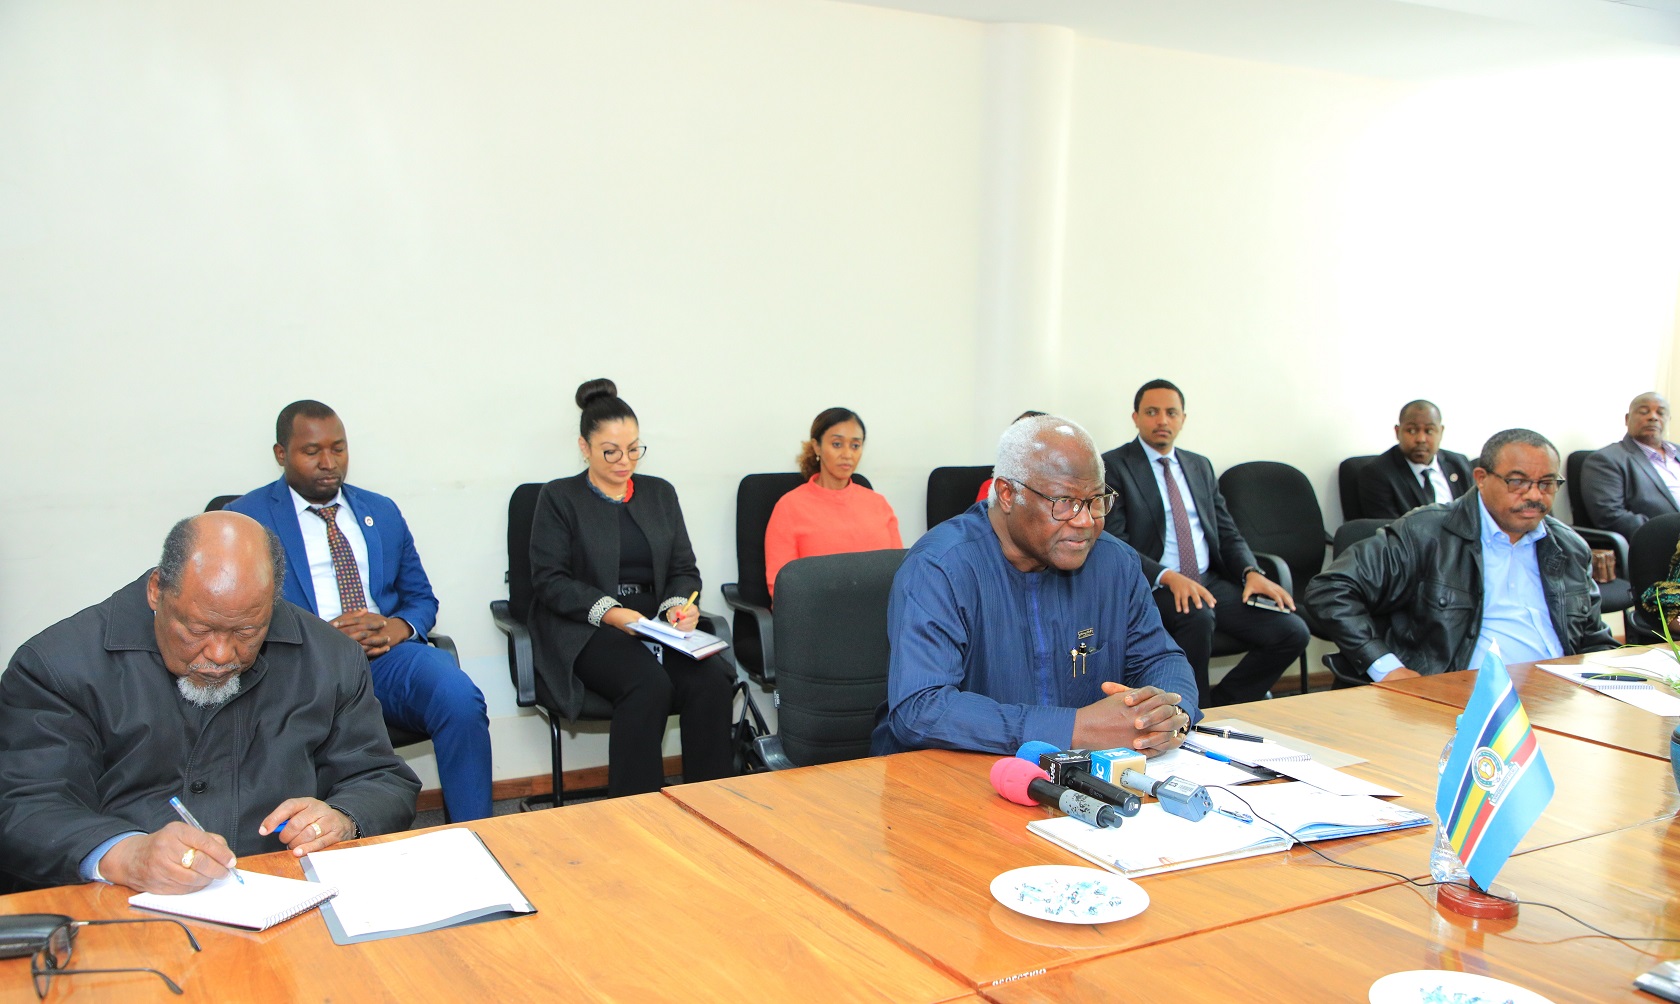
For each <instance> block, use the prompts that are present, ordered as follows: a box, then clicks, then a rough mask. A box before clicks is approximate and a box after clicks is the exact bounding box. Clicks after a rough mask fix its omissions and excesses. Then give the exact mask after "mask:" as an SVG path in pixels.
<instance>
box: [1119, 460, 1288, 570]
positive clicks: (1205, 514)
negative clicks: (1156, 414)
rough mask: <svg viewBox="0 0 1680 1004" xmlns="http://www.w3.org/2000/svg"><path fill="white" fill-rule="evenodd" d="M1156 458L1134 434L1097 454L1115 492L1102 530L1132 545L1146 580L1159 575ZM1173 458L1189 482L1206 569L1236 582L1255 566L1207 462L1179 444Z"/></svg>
mask: <svg viewBox="0 0 1680 1004" xmlns="http://www.w3.org/2000/svg"><path fill="white" fill-rule="evenodd" d="M1157 457H1158V454H1156V453H1155V452H1154V451H1152V450H1151V451H1147V452H1146V451H1145V450H1144V448H1143V446H1142V445H1140V444H1139V443H1138V441H1137V440H1135V439H1134V440H1132V441H1131V442H1129V443H1127V444H1126V445H1124V446H1121V447H1118V448H1116V449H1113V450H1109V451H1108V452H1107V453H1105V454H1103V464H1104V465H1105V466H1106V467H1107V476H1108V486H1109V487H1110V488H1112V489H1114V490H1115V491H1116V492H1119V493H1120V498H1119V499H1118V500H1117V501H1116V505H1115V507H1114V510H1113V511H1112V512H1110V513H1109V514H1108V522H1107V523H1105V524H1104V526H1103V529H1104V530H1107V531H1108V532H1109V533H1112V534H1114V535H1115V536H1116V537H1119V538H1120V539H1121V540H1123V541H1125V542H1126V543H1128V544H1130V545H1132V547H1133V548H1134V549H1135V550H1136V551H1137V553H1138V556H1139V557H1141V558H1142V559H1143V575H1144V578H1146V579H1148V580H1149V582H1150V584H1151V585H1153V584H1154V583H1155V579H1156V577H1157V576H1159V575H1160V574H1161V568H1162V565H1161V551H1162V549H1163V548H1164V547H1165V546H1166V526H1167V506H1166V502H1165V501H1163V500H1162V498H1161V489H1160V488H1159V487H1158V486H1157V485H1156V483H1155V472H1154V470H1153V468H1151V467H1150V465H1151V464H1153V463H1154V462H1155V460H1156V459H1157ZM1178 462H1179V465H1180V466H1182V467H1183V468H1184V479H1185V480H1186V481H1188V482H1190V499H1191V501H1192V502H1194V503H1195V506H1196V518H1197V519H1199V520H1200V521H1201V524H1202V534H1203V536H1206V537H1207V538H1208V572H1209V573H1210V574H1214V575H1218V576H1220V577H1221V578H1224V579H1228V580H1230V581H1232V582H1235V583H1237V584H1238V585H1241V584H1242V574H1243V570H1244V569H1248V568H1253V567H1255V562H1254V553H1253V552H1252V551H1250V550H1249V549H1248V543H1247V542H1246V541H1244V540H1243V538H1242V534H1240V533H1238V532H1237V524H1236V521H1235V520H1233V519H1231V512H1230V510H1229V509H1227V508H1225V496H1223V495H1221V494H1220V493H1219V481H1218V479H1216V478H1215V477H1214V476H1213V464H1211V463H1209V462H1208V458H1206V457H1204V456H1202V455H1201V454H1200V453H1191V452H1190V451H1189V450H1184V449H1180V450H1178Z"/></svg>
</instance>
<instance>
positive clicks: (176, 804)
mask: <svg viewBox="0 0 1680 1004" xmlns="http://www.w3.org/2000/svg"><path fill="white" fill-rule="evenodd" d="M169 807H170V808H171V809H174V810H175V814H176V815H177V816H180V817H181V821H182V822H184V823H186V824H187V825H188V826H190V827H192V828H193V829H195V830H198V831H199V832H200V833H202V832H204V827H203V826H202V825H200V823H199V821H198V820H196V819H194V818H193V814H192V813H190V812H188V811H187V807H186V805H184V804H182V802H181V799H180V798H179V797H178V796H175V795H171V796H169ZM181 863H182V864H186V862H185V861H183V862H181ZM238 863H239V862H238V861H237V860H235V861H234V864H235V865H237V864H238ZM228 871H230V872H232V873H233V880H234V881H235V882H238V883H239V884H240V885H244V884H245V880H244V879H242V878H240V877H239V869H238V868H237V867H235V868H229V869H228Z"/></svg>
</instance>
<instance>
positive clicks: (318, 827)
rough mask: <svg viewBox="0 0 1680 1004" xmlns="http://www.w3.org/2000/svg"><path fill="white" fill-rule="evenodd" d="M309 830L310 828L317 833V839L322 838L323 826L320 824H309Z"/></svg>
mask: <svg viewBox="0 0 1680 1004" xmlns="http://www.w3.org/2000/svg"><path fill="white" fill-rule="evenodd" d="M309 828H310V829H311V830H314V831H315V836H316V837H317V838H319V837H320V836H321V824H320V823H318V822H315V823H310V824H309Z"/></svg>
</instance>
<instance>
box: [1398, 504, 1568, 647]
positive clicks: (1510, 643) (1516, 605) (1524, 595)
mask: <svg viewBox="0 0 1680 1004" xmlns="http://www.w3.org/2000/svg"><path fill="white" fill-rule="evenodd" d="M1476 508H1477V509H1478V510H1480V512H1481V514H1482V523H1481V527H1482V536H1481V544H1482V631H1481V634H1480V635H1478V636H1477V637H1476V648H1475V651H1474V652H1472V653H1471V656H1470V665H1471V666H1479V665H1481V664H1482V657H1483V656H1484V655H1486V654H1487V651H1488V649H1489V648H1490V647H1492V646H1493V644H1494V643H1496V642H1497V643H1498V645H1499V656H1500V658H1501V659H1502V660H1503V661H1505V662H1506V663H1507V664H1509V663H1513V662H1531V661H1534V660H1536V659H1555V658H1558V657H1559V656H1561V655H1563V643H1562V642H1561V641H1559V640H1558V633H1557V628H1556V627H1555V626H1554V625H1553V624H1552V614H1551V610H1550V608H1548V607H1547V606H1546V588H1545V586H1544V584H1542V582H1541V581H1540V559H1539V555H1538V554H1537V553H1536V551H1535V546H1536V545H1537V544H1539V543H1540V541H1541V540H1542V539H1543V538H1544V537H1545V536H1546V524H1545V523H1543V522H1542V523H1541V524H1540V525H1539V526H1537V527H1535V528H1534V529H1532V530H1530V531H1528V532H1527V533H1525V534H1523V535H1522V536H1521V537H1520V538H1518V540H1517V542H1516V543H1515V544H1513V543H1511V538H1510V537H1509V536H1508V535H1507V534H1506V533H1505V531H1504V530H1501V529H1500V528H1499V524H1498V523H1497V522H1495V521H1494V518H1493V515H1492V514H1491V513H1489V512H1488V511H1487V503H1486V502H1478V505H1477V506H1476ZM1399 666H1400V657H1399V656H1397V655H1395V654H1394V653H1392V652H1390V653H1388V654H1386V655H1384V656H1383V657H1382V658H1380V659H1378V660H1377V661H1375V662H1373V663H1371V668H1370V669H1369V670H1368V672H1369V673H1370V674H1371V679H1373V680H1381V679H1382V678H1383V677H1385V676H1387V675H1388V674H1389V673H1391V672H1393V671H1394V670H1395V669H1397V668H1399Z"/></svg>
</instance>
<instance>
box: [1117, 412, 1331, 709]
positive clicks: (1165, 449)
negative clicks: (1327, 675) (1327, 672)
mask: <svg viewBox="0 0 1680 1004" xmlns="http://www.w3.org/2000/svg"><path fill="white" fill-rule="evenodd" d="M1184 418H1185V409H1184V394H1183V392H1182V391H1180V390H1179V389H1178V388H1177V387H1176V386H1174V385H1173V384H1172V383H1170V382H1168V381H1166V380H1151V381H1149V382H1148V383H1146V384H1144V385H1143V386H1142V387H1139V388H1138V391H1137V394H1136V395H1134V396H1133V398H1132V424H1133V425H1135V426H1136V427H1137V430H1138V438H1136V439H1134V440H1132V441H1131V442H1129V443H1127V444H1126V445H1124V446H1121V447H1119V448H1118V449H1114V450H1110V451H1108V452H1107V453H1105V454H1103V464H1104V465H1105V468H1106V470H1107V475H1108V484H1109V487H1111V488H1112V489H1114V491H1115V492H1117V493H1118V494H1119V502H1118V504H1117V505H1116V506H1115V509H1114V511H1113V512H1112V513H1110V514H1109V516H1108V526H1107V529H1108V532H1109V533H1112V534H1113V535H1114V536H1116V537H1119V538H1120V539H1121V540H1123V541H1125V542H1126V543H1128V544H1130V545H1132V547H1134V548H1136V549H1137V552H1138V555H1139V556H1140V557H1142V558H1143V574H1144V577H1145V578H1146V579H1148V580H1149V583H1150V584H1151V585H1153V586H1154V587H1155V590H1154V597H1155V605H1156V607H1157V608H1158V609H1159V610H1160V612H1161V623H1162V624H1164V625H1165V626H1166V629H1167V633H1168V634H1170V635H1172V637H1173V640H1174V641H1176V642H1178V644H1179V647H1180V648H1182V649H1184V654H1185V656H1186V657H1187V658H1188V659H1189V660H1190V666H1191V668H1192V669H1193V670H1194V671H1195V673H1196V686H1197V689H1198V691H1199V696H1200V705H1199V706H1200V707H1203V708H1208V707H1214V706H1217V705H1221V704H1241V703H1243V702H1245V701H1258V700H1260V699H1262V698H1264V697H1265V696H1266V695H1267V692H1268V691H1270V690H1271V688H1272V685H1273V684H1274V683H1276V682H1277V681H1278V677H1280V676H1282V675H1283V671H1284V670H1285V669H1287V668H1289V666H1290V664H1291V663H1293V662H1294V661H1295V660H1296V659H1299V658H1300V657H1301V653H1302V652H1303V651H1305V650H1306V647H1307V642H1308V640H1309V638H1310V634H1309V632H1308V631H1307V625H1306V622H1305V621H1303V620H1301V618H1299V617H1297V616H1296V615H1295V614H1294V613H1293V611H1294V609H1295V599H1294V597H1292V596H1290V595H1289V591H1288V590H1286V589H1284V588H1283V587H1282V586H1280V585H1278V584H1277V583H1275V582H1273V581H1271V580H1270V579H1268V578H1266V576H1265V574H1264V573H1263V572H1261V571H1260V569H1259V567H1258V566H1257V565H1256V564H1255V563H1254V554H1253V552H1252V551H1250V550H1249V548H1248V544H1247V542H1245V541H1244V540H1243V537H1242V534H1241V533H1239V532H1237V524H1236V522H1235V521H1234V520H1232V519H1231V513H1230V511H1229V510H1227V509H1226V508H1225V497H1224V496H1223V495H1221V494H1220V492H1219V482H1218V481H1217V480H1216V479H1215V478H1214V476H1213V464H1212V463H1210V462H1209V461H1208V459H1207V458H1206V457H1204V456H1202V455H1201V454H1199V453H1191V452H1190V451H1189V450H1180V449H1176V448H1175V447H1174V443H1175V442H1177V440H1178V434H1179V433H1180V432H1181V431H1183V429H1184ZM1216 628H1217V629H1218V630H1220V631H1222V632H1224V633H1225V634H1228V635H1230V636H1231V637H1233V638H1235V639H1237V640H1238V641H1240V642H1242V643H1243V644H1244V645H1245V646H1246V647H1247V648H1248V652H1247V653H1246V654H1245V655H1244V656H1243V657H1242V660H1241V661H1239V662H1238V663H1237V664H1236V666H1234V667H1232V669H1231V671H1230V672H1228V673H1226V674H1225V677H1224V679H1222V680H1220V681H1219V684H1218V685H1217V686H1210V685H1209V682H1208V660H1209V659H1210V658H1212V656H1213V632H1214V630H1215V629H1216Z"/></svg>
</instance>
